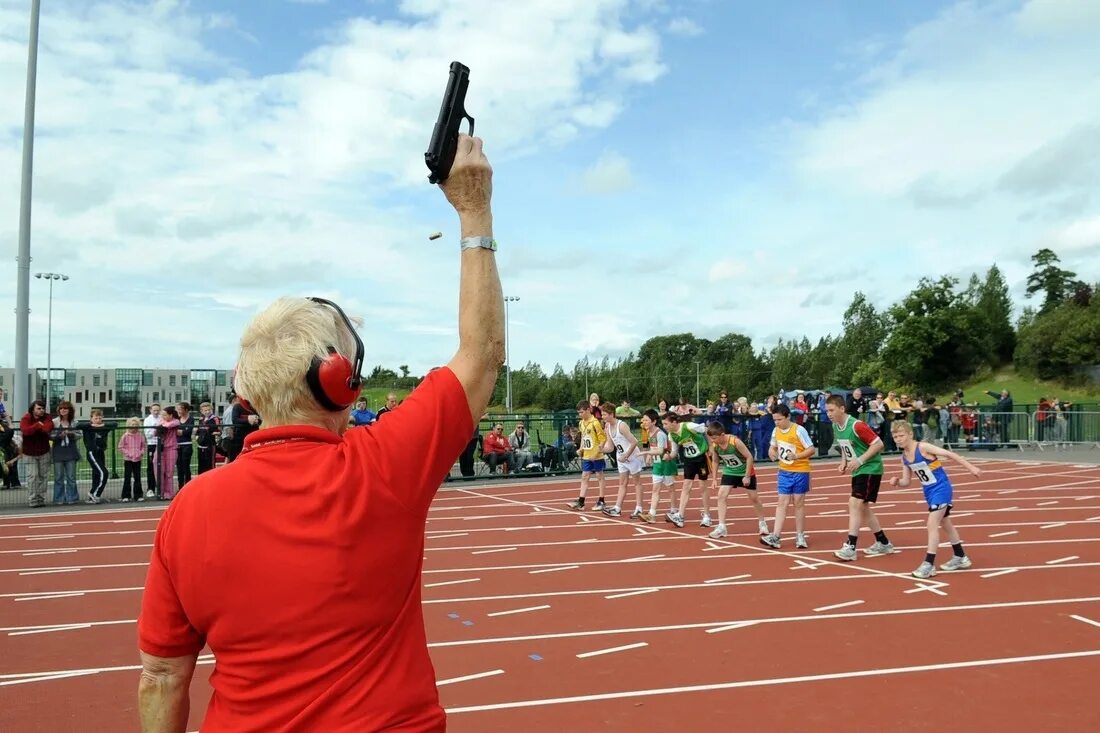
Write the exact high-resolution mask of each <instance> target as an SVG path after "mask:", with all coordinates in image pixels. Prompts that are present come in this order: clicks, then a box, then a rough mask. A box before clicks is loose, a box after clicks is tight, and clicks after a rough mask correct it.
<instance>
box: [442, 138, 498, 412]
mask: <svg viewBox="0 0 1100 733" xmlns="http://www.w3.org/2000/svg"><path fill="white" fill-rule="evenodd" d="M481 145H482V143H481V140H480V139H479V138H471V137H470V136H468V135H460V136H459V140H458V152H457V153H456V155H455V161H454V165H453V166H452V167H451V174H450V177H449V178H448V179H447V180H446V182H444V183H443V184H441V186H440V187H441V188H442V189H443V192H444V194H446V196H447V200H448V201H450V202H451V205H452V206H454V208H455V211H456V212H457V213H458V219H459V223H460V224H461V226H462V237H463V238H465V237H492V236H493V213H492V208H491V206H490V201H491V199H492V192H493V184H492V179H493V169H492V167H491V166H490V165H489V160H488V159H487V158H486V157H485V154H484V153H483V152H482V148H481ZM461 270H462V273H461V276H460V281H459V293H458V352H457V353H456V354H455V356H454V358H453V359H451V362H450V364H448V366H449V367H450V369H451V371H453V372H454V374H455V376H456V377H458V381H459V382H461V383H462V387H463V389H464V390H465V391H466V400H467V402H468V403H469V407H470V415H471V417H472V418H473V421H474V423H477V421H478V418H479V417H481V415H482V413H483V412H485V407H486V406H487V405H488V404H489V399H490V398H491V397H492V394H493V387H494V386H495V385H496V380H497V374H498V372H499V371H500V367H501V365H502V364H503V363H504V297H503V294H502V293H501V289H500V274H499V273H498V272H497V263H496V253H495V252H492V251H490V250H488V249H482V248H476V249H468V250H464V251H463V252H462V265H461Z"/></svg>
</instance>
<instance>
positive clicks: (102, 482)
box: [80, 408, 115, 504]
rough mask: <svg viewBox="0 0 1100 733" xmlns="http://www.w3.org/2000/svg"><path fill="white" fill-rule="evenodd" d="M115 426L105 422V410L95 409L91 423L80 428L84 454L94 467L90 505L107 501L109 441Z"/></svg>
mask: <svg viewBox="0 0 1100 733" xmlns="http://www.w3.org/2000/svg"><path fill="white" fill-rule="evenodd" d="M114 429H115V427H114V425H107V424H105V423H104V422H103V410H100V409H98V408H95V409H93V410H92V412H91V421H90V422H89V423H87V424H84V425H81V426H80V432H81V434H82V435H83V437H84V453H85V455H86V456H87V457H88V463H89V464H91V467H92V487H91V488H90V489H89V490H88V503H89V504H99V503H100V502H103V501H107V500H106V499H104V498H103V490H104V489H105V488H107V440H108V437H107V436H108V434H109V433H110V432H111V431H112V430H114Z"/></svg>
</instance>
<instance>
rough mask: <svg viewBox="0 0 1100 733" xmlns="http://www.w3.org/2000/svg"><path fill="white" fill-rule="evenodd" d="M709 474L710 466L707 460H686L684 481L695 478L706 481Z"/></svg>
mask: <svg viewBox="0 0 1100 733" xmlns="http://www.w3.org/2000/svg"><path fill="white" fill-rule="evenodd" d="M708 476H710V466H708V465H707V462H706V460H702V461H684V481H694V480H695V479H702V480H703V481H706V480H707V477H708Z"/></svg>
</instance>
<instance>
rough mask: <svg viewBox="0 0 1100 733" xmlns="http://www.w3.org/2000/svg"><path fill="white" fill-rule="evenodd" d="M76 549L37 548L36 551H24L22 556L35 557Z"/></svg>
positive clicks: (61, 553)
mask: <svg viewBox="0 0 1100 733" xmlns="http://www.w3.org/2000/svg"><path fill="white" fill-rule="evenodd" d="M70 552H76V550H38V551H36V552H24V553H23V557H37V556H39V555H65V554H68V553H70Z"/></svg>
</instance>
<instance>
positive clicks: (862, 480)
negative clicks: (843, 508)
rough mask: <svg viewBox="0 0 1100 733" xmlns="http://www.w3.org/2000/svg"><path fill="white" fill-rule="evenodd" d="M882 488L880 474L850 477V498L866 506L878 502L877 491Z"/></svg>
mask: <svg viewBox="0 0 1100 733" xmlns="http://www.w3.org/2000/svg"><path fill="white" fill-rule="evenodd" d="M880 486H882V474H881V473H864V474H860V475H859V476H852V496H853V497H854V498H856V499H859V500H860V501H865V502H867V503H868V504H874V503H875V502H876V501H878V490H879V487H880Z"/></svg>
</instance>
